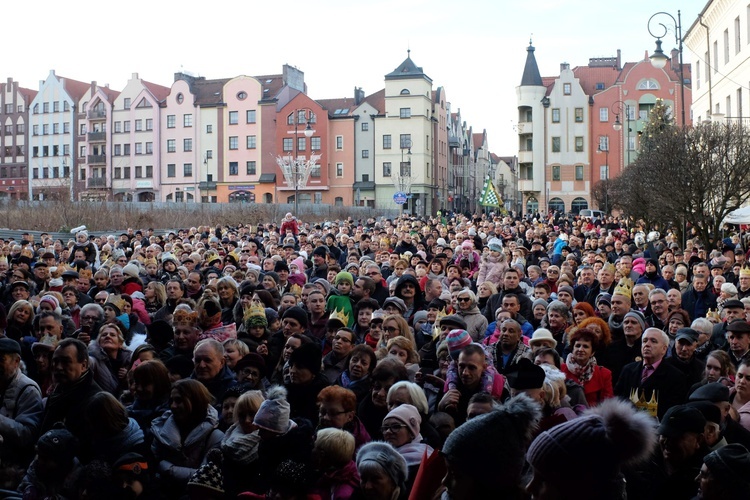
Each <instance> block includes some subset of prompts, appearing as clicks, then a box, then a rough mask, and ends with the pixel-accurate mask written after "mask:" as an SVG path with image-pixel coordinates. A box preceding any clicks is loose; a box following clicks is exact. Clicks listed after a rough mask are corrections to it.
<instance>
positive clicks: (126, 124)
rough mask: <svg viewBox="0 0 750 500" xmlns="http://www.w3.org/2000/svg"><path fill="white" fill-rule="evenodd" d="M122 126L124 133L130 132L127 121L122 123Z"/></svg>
mask: <svg viewBox="0 0 750 500" xmlns="http://www.w3.org/2000/svg"><path fill="white" fill-rule="evenodd" d="M122 126H123V127H124V132H125V133H128V132H130V122H129V121H126V122H123V124H122Z"/></svg>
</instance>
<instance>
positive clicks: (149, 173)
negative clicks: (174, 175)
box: [146, 165, 154, 179]
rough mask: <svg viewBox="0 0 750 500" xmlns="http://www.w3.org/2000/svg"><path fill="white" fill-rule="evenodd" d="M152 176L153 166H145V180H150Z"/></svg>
mask: <svg viewBox="0 0 750 500" xmlns="http://www.w3.org/2000/svg"><path fill="white" fill-rule="evenodd" d="M153 176H154V166H153V165H146V178H147V179H150V178H152V177H153Z"/></svg>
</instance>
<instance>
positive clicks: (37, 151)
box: [31, 146, 39, 158]
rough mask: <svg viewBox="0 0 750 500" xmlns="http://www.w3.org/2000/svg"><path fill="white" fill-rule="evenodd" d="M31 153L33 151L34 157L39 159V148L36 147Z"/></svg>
mask: <svg viewBox="0 0 750 500" xmlns="http://www.w3.org/2000/svg"><path fill="white" fill-rule="evenodd" d="M31 151H32V156H33V157H34V158H37V157H38V156H39V146H34V148H33V149H32V150H31Z"/></svg>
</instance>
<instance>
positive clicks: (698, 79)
mask: <svg viewBox="0 0 750 500" xmlns="http://www.w3.org/2000/svg"><path fill="white" fill-rule="evenodd" d="M695 88H698V89H699V88H701V62H700V61H695Z"/></svg>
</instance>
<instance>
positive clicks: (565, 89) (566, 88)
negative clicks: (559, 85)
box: [563, 83, 570, 95]
mask: <svg viewBox="0 0 750 500" xmlns="http://www.w3.org/2000/svg"><path fill="white" fill-rule="evenodd" d="M563 94H564V95H570V84H569V83H563Z"/></svg>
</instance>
